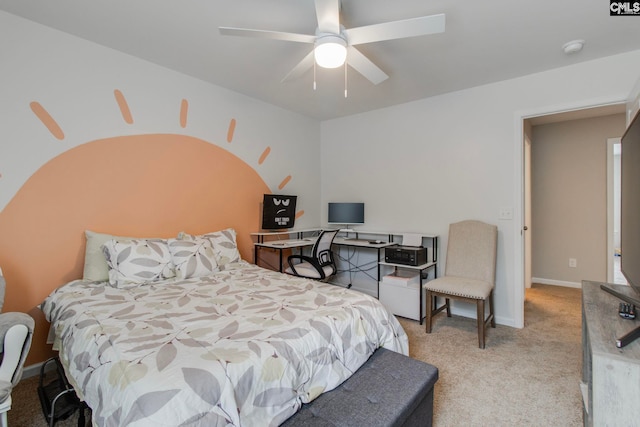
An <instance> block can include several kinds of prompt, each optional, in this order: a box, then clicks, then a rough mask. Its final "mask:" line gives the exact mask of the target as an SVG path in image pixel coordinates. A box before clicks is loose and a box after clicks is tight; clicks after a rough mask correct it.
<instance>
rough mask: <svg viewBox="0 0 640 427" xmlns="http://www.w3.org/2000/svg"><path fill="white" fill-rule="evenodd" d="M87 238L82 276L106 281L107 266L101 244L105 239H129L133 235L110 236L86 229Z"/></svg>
mask: <svg viewBox="0 0 640 427" xmlns="http://www.w3.org/2000/svg"><path fill="white" fill-rule="evenodd" d="M84 234H85V237H86V239H87V246H86V249H85V251H84V272H83V274H82V278H83V279H84V280H91V281H96V282H106V281H107V280H109V266H108V265H107V260H106V259H105V257H104V253H103V252H102V245H103V244H104V243H105V242H106V241H107V240H112V239H116V240H121V241H124V240H131V239H133V237H121V236H112V235H111V234H104V233H96V232H95V231H91V230H86V231H85V232H84Z"/></svg>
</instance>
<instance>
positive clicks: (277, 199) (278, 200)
mask: <svg viewBox="0 0 640 427" xmlns="http://www.w3.org/2000/svg"><path fill="white" fill-rule="evenodd" d="M297 199H298V197H297V196H286V195H282V194H265V195H264V197H263V200H262V229H263V230H282V229H285V228H292V227H293V226H294V224H295V222H296V201H297Z"/></svg>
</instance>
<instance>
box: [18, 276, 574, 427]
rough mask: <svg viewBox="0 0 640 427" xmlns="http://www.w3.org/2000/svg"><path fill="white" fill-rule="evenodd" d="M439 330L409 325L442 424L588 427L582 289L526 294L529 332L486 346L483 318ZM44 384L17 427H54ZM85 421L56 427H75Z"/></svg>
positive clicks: (26, 397)
mask: <svg viewBox="0 0 640 427" xmlns="http://www.w3.org/2000/svg"><path fill="white" fill-rule="evenodd" d="M434 320H435V323H434V328H433V332H432V333H431V334H426V333H425V332H424V325H420V324H419V323H418V322H415V321H412V320H406V319H401V323H402V325H403V327H404V328H405V330H406V331H407V334H408V335H409V343H410V353H411V354H410V355H411V356H412V357H414V358H416V359H420V360H424V361H425V362H428V363H431V364H432V365H435V366H437V367H438V368H439V371H440V379H439V380H438V382H437V384H436V388H435V415H434V425H435V426H437V427H441V426H514V425H517V426H580V425H582V403H581V397H580V389H579V386H578V385H579V381H580V377H581V365H582V356H581V354H582V353H581V343H580V340H581V329H580V322H581V315H580V290H579V289H571V288H563V287H557V286H548V285H534V287H533V288H531V289H528V290H527V292H526V301H525V328H524V329H514V328H510V327H506V326H500V325H498V327H497V328H496V329H489V331H488V337H487V345H486V349H484V350H481V349H479V348H478V338H477V330H476V326H475V320H473V319H465V318H457V317H452V318H446V315H445V314H444V313H443V314H440V315H438V316H437V317H436V318H435V319H434ZM36 387H37V378H35V377H34V378H29V379H25V380H23V381H22V382H21V383H20V384H19V385H18V387H17V388H16V390H14V392H13V399H14V405H13V409H12V410H11V411H10V412H9V425H10V426H12V427H14V426H20V427H35V426H46V425H47V424H46V422H45V420H44V417H43V415H42V412H41V409H40V403H39V401H38V397H37V393H36ZM76 423H77V418H72V419H70V420H66V421H64V422H60V423H57V424H56V426H60V427H62V426H75V425H76Z"/></svg>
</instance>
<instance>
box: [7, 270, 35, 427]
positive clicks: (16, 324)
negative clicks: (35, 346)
mask: <svg viewBox="0 0 640 427" xmlns="http://www.w3.org/2000/svg"><path fill="white" fill-rule="evenodd" d="M5 285H6V282H5V280H4V276H3V275H2V270H0V310H1V309H2V305H3V304H4V291H5ZM33 326H34V320H33V318H32V317H31V316H29V315H28V314H26V313H2V314H0V357H1V359H2V362H0V426H2V427H5V426H6V425H7V412H8V411H9V409H11V390H13V387H14V386H15V385H16V384H18V381H20V378H22V368H23V367H24V361H25V359H26V358H27V354H28V353H29V348H30V347H31V337H32V335H33Z"/></svg>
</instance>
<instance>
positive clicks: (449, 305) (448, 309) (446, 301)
mask: <svg viewBox="0 0 640 427" xmlns="http://www.w3.org/2000/svg"><path fill="white" fill-rule="evenodd" d="M444 302H445V303H446V305H447V317H451V304H450V302H449V298H445V299H444Z"/></svg>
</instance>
